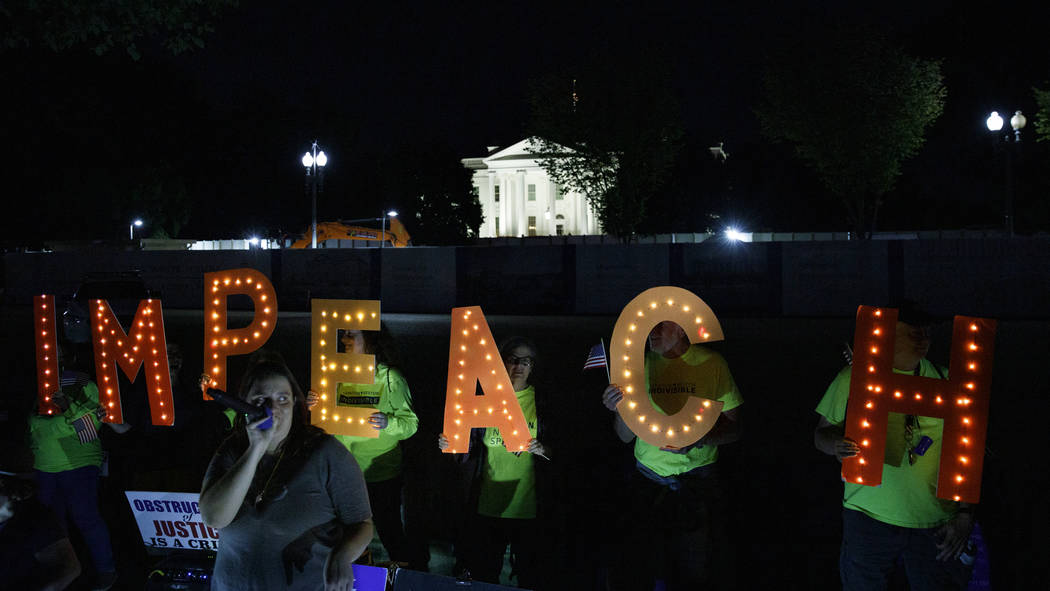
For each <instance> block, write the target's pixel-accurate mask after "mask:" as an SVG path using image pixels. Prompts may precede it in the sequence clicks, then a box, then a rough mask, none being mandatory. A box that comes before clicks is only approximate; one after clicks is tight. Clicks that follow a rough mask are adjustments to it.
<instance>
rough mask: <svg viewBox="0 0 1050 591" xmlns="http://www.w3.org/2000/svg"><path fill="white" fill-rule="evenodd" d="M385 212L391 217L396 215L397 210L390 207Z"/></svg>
mask: <svg viewBox="0 0 1050 591" xmlns="http://www.w3.org/2000/svg"><path fill="white" fill-rule="evenodd" d="M386 214H387V215H388V216H390V217H392V218H396V217H397V212H396V211H394V210H393V209H391V210H390V211H388V212H386Z"/></svg>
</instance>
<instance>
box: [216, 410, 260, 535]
mask: <svg viewBox="0 0 1050 591" xmlns="http://www.w3.org/2000/svg"><path fill="white" fill-rule="evenodd" d="M268 418H269V417H265V418H262V419H260V420H258V421H256V422H254V423H251V424H250V425H248V427H247V429H248V448H247V449H245V450H244V453H242V454H241V456H240V457H239V458H237V461H236V462H234V464H233V466H232V467H231V468H230V469H229V470H228V471H227V472H226V473H224V474H221V475H219V476H217V477H213V475H212V473H211V470H212V469H214V466H215V463H216V462H217V461H218V460H219V456H218V455H216V457H214V458H212V467H211V468H209V473H208V475H206V476H205V477H204V483H203V485H202V487H201V495H200V510H201V519H203V520H204V522H205V523H207V524H208V525H210V526H211V527H214V528H216V529H221V528H224V527H226V526H227V525H229V524H230V523H232V522H233V520H234V518H235V517H237V512H238V511H240V509H241V504H242V503H243V502H244V497H245V495H247V494H248V488H249V487H250V486H251V484H252V479H253V478H255V470H256V468H258V466H259V461H260V460H262V458H263V456H264V455H266V449H267V447H268V446H269V444H270V441H271V440H272V439H273V437H274V432H276V431H277V429H276V427H277V425H276V424H275V425H274V426H273V427H271V428H270V429H266V430H264V431H260V430H259V429H257V428H256V427H258V426H259V425H260V424H262V423H263V422H264V421H266V420H267V419H268Z"/></svg>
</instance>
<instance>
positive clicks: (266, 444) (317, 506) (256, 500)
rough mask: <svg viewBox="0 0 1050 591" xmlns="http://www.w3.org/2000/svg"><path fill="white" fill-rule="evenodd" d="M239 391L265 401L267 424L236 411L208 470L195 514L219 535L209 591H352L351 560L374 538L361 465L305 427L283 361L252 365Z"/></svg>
mask: <svg viewBox="0 0 1050 591" xmlns="http://www.w3.org/2000/svg"><path fill="white" fill-rule="evenodd" d="M240 397H241V399H243V400H244V401H246V402H248V403H249V404H253V405H256V406H265V407H268V408H269V409H270V410H271V411H272V413H273V418H272V425H269V424H268V423H270V421H271V419H270V418H265V419H261V420H258V421H255V422H252V423H246V422H245V419H244V417H243V416H240V417H238V418H237V424H236V425H235V426H234V434H233V435H231V436H230V437H229V438H228V439H227V440H226V441H225V442H224V443H223V444H222V446H221V447H220V448H219V450H218V451H217V452H216V453H215V456H214V457H213V458H212V460H211V465H210V466H208V472H207V474H206V475H205V477H204V484H203V486H202V489H201V496H200V510H201V516H202V517H203V519H204V522H205V523H207V524H208V525H210V526H212V527H215V528H219V529H220V531H221V534H220V540H219V549H218V555H217V557H216V560H215V575H214V579H213V581H212V589H214V590H215V591H222V590H226V589H238V590H240V589H259V590H263V589H296V590H306V589H311V590H315V589H324V590H325V591H336V590H338V591H350V590H351V589H352V587H353V580H354V575H353V571H352V567H351V564H352V563H353V561H354V560H355V559H357V557H358V556H360V555H361V553H362V552H363V551H364V549H365V547H367V546H368V542H369V540H371V539H372V512H371V509H370V508H369V504H368V493H367V491H366V489H365V481H364V477H363V476H362V475H361V469H360V468H358V466H357V462H355V461H354V459H353V458H352V457H351V456H350V454H349V452H347V450H346V448H345V447H344V446H343V445H341V444H340V443H339V442H338V441H336V440H335V439H334V438H333V437H331V436H330V435H328V434H326V433H324V431H322V430H321V429H318V428H316V427H312V426H310V425H308V424H307V423H306V401H305V398H304V396H303V392H302V390H301V389H300V388H299V385H298V384H297V383H296V381H295V378H294V377H293V376H292V374H291V371H289V370H288V367H287V366H285V364H284V363H283V362H282V361H279V360H275V359H263V360H260V361H257V362H256V363H254V364H253V365H252V366H251V367H249V369H248V371H247V373H246V375H245V376H244V378H243V380H242V381H241V388H240Z"/></svg>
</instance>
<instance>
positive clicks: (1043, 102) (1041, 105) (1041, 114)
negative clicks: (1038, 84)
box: [1032, 88, 1050, 142]
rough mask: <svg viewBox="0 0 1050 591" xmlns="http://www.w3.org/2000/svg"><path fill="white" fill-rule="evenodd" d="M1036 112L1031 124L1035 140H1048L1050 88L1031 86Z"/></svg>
mask: <svg viewBox="0 0 1050 591" xmlns="http://www.w3.org/2000/svg"><path fill="white" fill-rule="evenodd" d="M1032 93H1033V94H1034V95H1035V104H1036V109H1037V110H1036V112H1035V117H1034V119H1035V120H1034V121H1032V124H1033V125H1034V126H1035V135H1036V141H1040V142H1050V88H1033V89H1032Z"/></svg>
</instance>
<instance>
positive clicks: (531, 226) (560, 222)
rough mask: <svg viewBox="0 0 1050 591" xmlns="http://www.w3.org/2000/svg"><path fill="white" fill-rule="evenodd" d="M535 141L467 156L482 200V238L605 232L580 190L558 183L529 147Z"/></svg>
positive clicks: (468, 165)
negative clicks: (487, 153)
mask: <svg viewBox="0 0 1050 591" xmlns="http://www.w3.org/2000/svg"><path fill="white" fill-rule="evenodd" d="M531 145H532V144H531V142H530V140H527V139H526V140H522V141H520V142H518V143H516V144H514V145H512V146H509V147H506V148H503V149H499V148H496V147H492V148H490V149H489V155H488V156H482V157H479V158H464V159H463V160H462V162H463V166H465V167H466V168H468V169H470V170H473V171H474V176H473V178H472V182H473V184H474V190H475V191H476V192H477V195H478V201H480V202H481V213H482V215H483V216H484V221H482V223H481V229H480V232H479V235H480V237H482V238H496V237H500V236H513V237H518V236H580V235H586V234H601V225H600V224H599V223H598V217H597V216H596V215H595V212H594V209H593V208H592V207H591V206H590V204H589V203H587V199H586V198H585V197H584V196H583V195H582V194H580V193H577V192H575V191H568V190H566V189H564V188H563V187H561V186H560V185H558V184H557V183H555V182H554V180H553V179H551V178H550V176H549V175H548V174H547V172H546V171H545V170H543V168H542V167H540V164H539V162H538V161H537V159H536V155H535V154H533V153H531V152H530V151H529V147H530V146H531Z"/></svg>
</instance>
